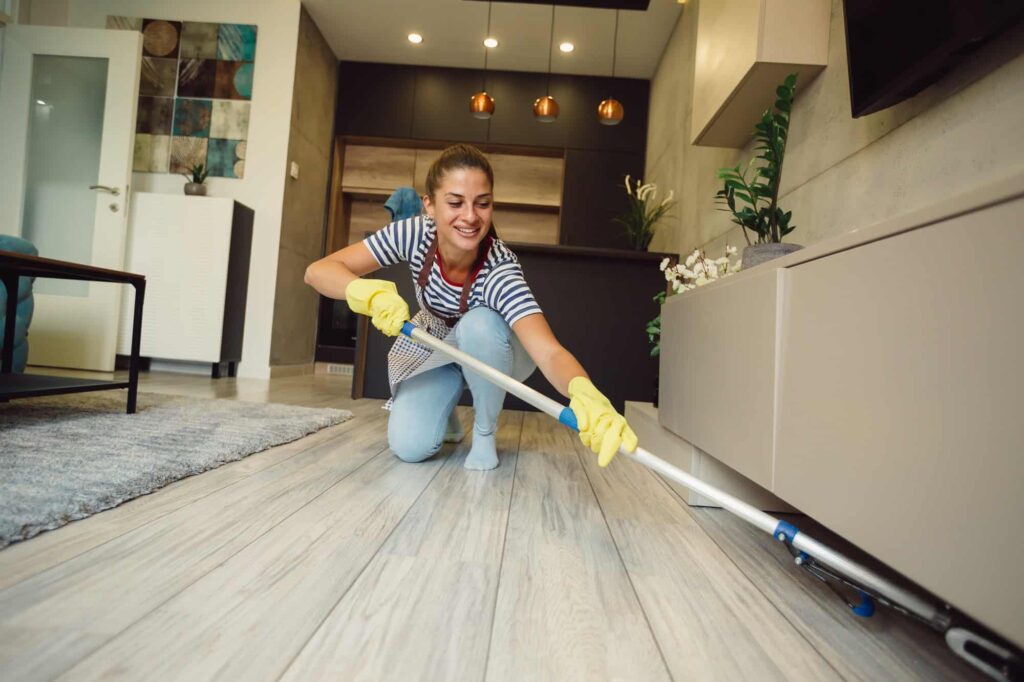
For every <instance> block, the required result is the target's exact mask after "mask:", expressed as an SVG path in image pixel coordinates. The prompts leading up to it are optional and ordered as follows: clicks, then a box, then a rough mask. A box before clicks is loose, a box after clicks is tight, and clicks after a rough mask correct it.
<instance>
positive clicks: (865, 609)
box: [851, 592, 875, 618]
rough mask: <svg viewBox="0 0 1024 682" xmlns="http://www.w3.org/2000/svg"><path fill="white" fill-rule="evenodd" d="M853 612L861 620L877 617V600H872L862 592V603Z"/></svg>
mask: <svg viewBox="0 0 1024 682" xmlns="http://www.w3.org/2000/svg"><path fill="white" fill-rule="evenodd" d="M851 610H852V611H853V612H854V613H855V614H856V615H858V616H860V617H861V618H870V617H871V616H873V615H875V600H874V599H872V598H871V595H869V594H867V593H865V592H861V593H860V603H859V604H857V605H856V606H854V607H853V608H852V609H851Z"/></svg>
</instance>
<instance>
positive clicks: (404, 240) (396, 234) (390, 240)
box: [363, 218, 420, 268]
mask: <svg viewBox="0 0 1024 682" xmlns="http://www.w3.org/2000/svg"><path fill="white" fill-rule="evenodd" d="M419 230H420V224H419V221H418V220H416V219H415V218H406V219H405V220H399V221H398V222H394V223H391V224H390V225H386V226H385V227H382V228H381V229H379V230H377V231H376V232H374V233H373V234H371V235H370V236H369V237H367V238H366V239H365V240H363V243H364V244H366V247H367V248H368V249H370V253H372V254H373V257H374V258H376V259H377V262H378V263H379V264H380V266H381V267H382V268H383V267H387V266H389V265H394V264H395V263H397V262H399V261H408V260H411V259H412V254H413V252H414V251H415V249H416V243H417V241H418V235H419Z"/></svg>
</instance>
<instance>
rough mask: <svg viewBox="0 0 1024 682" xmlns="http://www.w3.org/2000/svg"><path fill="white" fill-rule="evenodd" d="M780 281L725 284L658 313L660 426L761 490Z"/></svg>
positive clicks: (780, 273)
mask: <svg viewBox="0 0 1024 682" xmlns="http://www.w3.org/2000/svg"><path fill="white" fill-rule="evenodd" d="M784 276H785V270H765V271H763V272H760V273H758V274H756V275H752V276H750V277H744V278H742V279H741V278H739V277H736V278H735V279H733V280H729V279H726V280H723V281H722V282H721V284H720V285H719V286H715V287H711V288H702V289H695V290H693V291H691V292H688V293H686V294H685V295H682V296H673V297H672V298H670V299H669V301H668V302H667V303H666V304H665V305H664V306H662V312H661V324H662V329H663V330H664V335H663V339H664V342H663V343H662V353H661V365H660V369H659V376H660V377H661V379H660V391H659V395H660V398H659V400H660V402H659V408H660V409H659V411H658V413H659V420H660V422H661V425H662V426H664V427H665V428H667V429H668V430H669V431H672V432H673V433H675V434H676V435H678V436H680V437H682V438H683V439H685V440H686V441H687V442H689V443H692V444H693V445H696V446H697V447H698V448H700V449H701V450H704V451H705V452H710V453H712V454H713V455H714V456H715V458H716V459H718V460H719V461H721V462H724V463H725V464H728V465H729V466H730V467H732V468H733V469H735V470H736V471H738V472H740V473H741V474H743V475H744V476H746V477H747V478H749V479H750V480H752V481H754V482H755V483H757V484H758V485H760V486H762V487H764V488H768V489H771V487H772V430H773V428H774V420H775V352H776V348H775V327H776V319H777V316H776V308H777V303H778V301H779V297H780V295H781V291H782V285H783V280H784ZM666 344H668V345H666Z"/></svg>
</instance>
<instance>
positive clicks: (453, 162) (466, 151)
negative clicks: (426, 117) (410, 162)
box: [427, 144, 494, 201]
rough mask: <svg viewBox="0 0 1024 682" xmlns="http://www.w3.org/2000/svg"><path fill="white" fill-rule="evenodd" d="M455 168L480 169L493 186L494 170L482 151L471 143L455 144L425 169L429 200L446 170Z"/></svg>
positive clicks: (432, 197) (492, 186)
mask: <svg viewBox="0 0 1024 682" xmlns="http://www.w3.org/2000/svg"><path fill="white" fill-rule="evenodd" d="M457 168H476V169H477V170H482V171H483V172H484V174H485V175H486V176H487V181H488V182H489V183H491V188H492V189H493V188H494V171H493V170H491V163H490V161H488V160H487V157H486V156H484V155H483V152H481V151H480V150H479V149H477V148H476V147H474V146H472V145H468V144H456V145H452V146H451V147H448V148H447V149H445V150H444V151H443V152H441V156H439V157H437V158H436V159H435V160H434V163H432V164H430V170H428V171H427V196H429V197H430V199H431V201H433V199H434V192H436V191H437V190H438V188H439V187H440V186H441V181H442V180H444V176H445V175H447V174H448V171H453V170H455V169H457Z"/></svg>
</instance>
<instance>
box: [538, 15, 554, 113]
mask: <svg viewBox="0 0 1024 682" xmlns="http://www.w3.org/2000/svg"><path fill="white" fill-rule="evenodd" d="M554 47H555V6H554V5H551V37H550V38H549V40H548V85H547V91H546V92H547V94H545V95H544V96H543V97H538V98H537V99H536V100H534V102H533V116H534V118H536V119H537V120H538V121H540V122H541V123H553V122H554V121H555V119H556V118H558V102H556V101H555V98H554V97H552V96H551V50H552V49H554Z"/></svg>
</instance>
